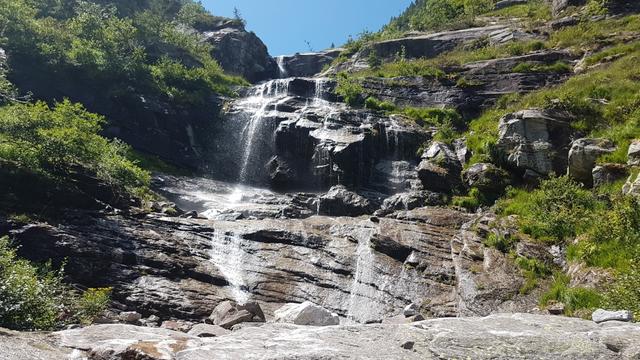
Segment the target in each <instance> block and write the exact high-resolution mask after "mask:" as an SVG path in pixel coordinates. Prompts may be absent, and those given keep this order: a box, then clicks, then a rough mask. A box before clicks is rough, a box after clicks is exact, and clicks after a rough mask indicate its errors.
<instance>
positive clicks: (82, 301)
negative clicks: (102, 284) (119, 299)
mask: <svg viewBox="0 0 640 360" xmlns="http://www.w3.org/2000/svg"><path fill="white" fill-rule="evenodd" d="M111 290H112V289H111V288H97V289H93V288H92V289H88V290H87V291H85V292H84V293H83V294H82V295H81V296H79V297H78V298H77V300H76V301H75V303H74V304H73V307H74V309H73V311H74V313H73V318H74V320H75V321H77V322H79V323H81V324H85V325H89V324H91V323H93V321H94V320H95V319H96V318H98V317H99V316H101V315H102V314H103V313H104V311H105V310H106V309H107V308H108V306H109V304H110V303H111Z"/></svg>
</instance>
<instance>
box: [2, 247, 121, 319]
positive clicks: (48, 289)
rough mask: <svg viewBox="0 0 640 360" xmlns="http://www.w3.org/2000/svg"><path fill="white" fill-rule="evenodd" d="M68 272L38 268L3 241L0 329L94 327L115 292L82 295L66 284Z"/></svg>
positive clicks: (44, 267)
mask: <svg viewBox="0 0 640 360" xmlns="http://www.w3.org/2000/svg"><path fill="white" fill-rule="evenodd" d="M63 272H64V268H61V269H60V270H52V268H51V266H50V265H49V264H45V265H44V266H41V267H37V266H35V265H33V264H31V263H30V262H28V261H26V260H24V259H20V258H18V256H17V255H16V250H15V249H13V248H12V247H11V246H10V243H9V238H8V237H3V238H0V327H6V328H9V329H14V330H51V329H53V328H55V327H58V326H60V325H63V324H64V323H66V322H74V321H80V322H82V323H84V324H90V323H92V322H93V320H94V319H95V318H96V317H98V316H99V315H101V314H102V313H103V312H104V311H105V310H106V309H107V307H108V306H109V304H110V302H111V299H110V292H111V289H89V290H88V291H86V292H84V293H83V294H78V293H77V292H76V291H74V290H72V289H71V288H70V287H69V286H67V285H65V284H64V283H63V281H62V280H63Z"/></svg>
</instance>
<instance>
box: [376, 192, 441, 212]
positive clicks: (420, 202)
mask: <svg viewBox="0 0 640 360" xmlns="http://www.w3.org/2000/svg"><path fill="white" fill-rule="evenodd" d="M443 204H444V199H443V197H442V195H441V194H438V193H435V192H432V191H428V190H421V191H410V192H405V193H400V194H395V195H393V196H391V197H389V198H387V199H385V200H384V202H383V203H382V207H381V208H380V213H379V214H380V215H386V214H390V213H392V212H394V211H398V210H404V211H408V210H413V209H416V208H420V207H424V206H438V205H443Z"/></svg>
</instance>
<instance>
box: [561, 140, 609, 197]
mask: <svg viewBox="0 0 640 360" xmlns="http://www.w3.org/2000/svg"><path fill="white" fill-rule="evenodd" d="M615 150H616V145H615V144H614V143H613V142H612V141H611V140H608V139H578V140H576V141H574V142H573V143H572V144H571V150H569V170H568V173H569V176H570V177H572V178H573V179H574V180H577V181H579V182H581V183H583V184H584V185H586V186H589V187H590V186H592V185H593V175H592V172H593V168H594V167H595V165H596V161H597V160H598V158H599V157H600V156H602V155H605V154H610V153H612V152H614V151H615Z"/></svg>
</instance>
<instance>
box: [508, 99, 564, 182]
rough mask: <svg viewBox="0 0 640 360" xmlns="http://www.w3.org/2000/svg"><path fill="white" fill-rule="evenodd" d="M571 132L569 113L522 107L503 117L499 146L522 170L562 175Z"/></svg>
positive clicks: (511, 162)
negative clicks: (523, 108)
mask: <svg viewBox="0 0 640 360" xmlns="http://www.w3.org/2000/svg"><path fill="white" fill-rule="evenodd" d="M571 132H572V131H571V127H570V125H569V121H568V115H566V114H561V113H556V112H545V111H541V110H536V109H530V110H523V111H519V112H516V113H513V114H508V115H506V116H504V117H503V118H502V119H500V124H499V139H498V149H499V150H500V151H502V153H503V154H504V155H505V157H506V160H507V162H508V163H509V164H510V165H511V166H513V167H515V168H517V169H520V170H521V172H523V173H524V172H525V171H527V170H529V171H532V172H534V173H535V174H540V175H549V174H551V173H552V172H555V173H556V174H562V173H564V172H565V171H566V168H567V158H568V153H569V143H570V135H571Z"/></svg>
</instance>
